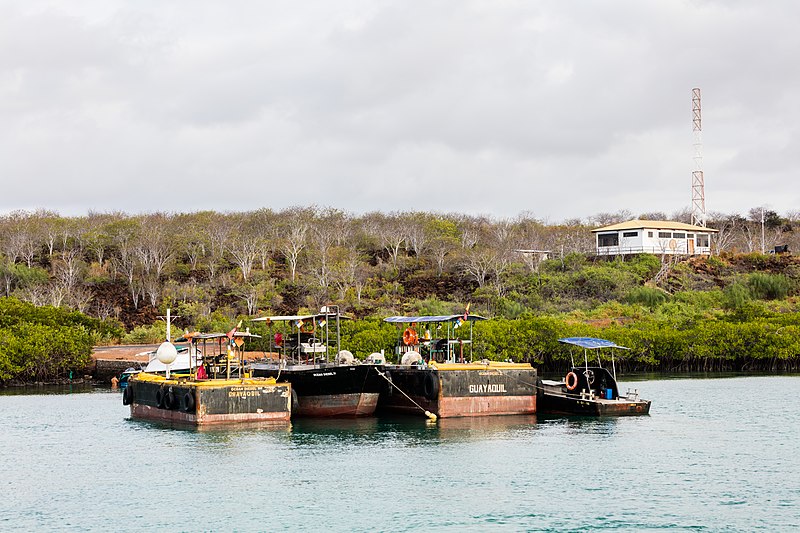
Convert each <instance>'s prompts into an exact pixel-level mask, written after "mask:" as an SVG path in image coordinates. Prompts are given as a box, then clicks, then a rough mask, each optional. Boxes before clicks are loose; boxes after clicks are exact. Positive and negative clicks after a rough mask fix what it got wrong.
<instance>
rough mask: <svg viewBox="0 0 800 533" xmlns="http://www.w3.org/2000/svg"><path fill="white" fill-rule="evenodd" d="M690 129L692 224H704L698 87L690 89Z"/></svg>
mask: <svg viewBox="0 0 800 533" xmlns="http://www.w3.org/2000/svg"><path fill="white" fill-rule="evenodd" d="M692 129H693V130H694V171H692V224H694V225H696V226H703V227H705V226H706V193H705V180H704V179H703V124H702V118H701V112H700V88H699V87H695V88H694V89H692Z"/></svg>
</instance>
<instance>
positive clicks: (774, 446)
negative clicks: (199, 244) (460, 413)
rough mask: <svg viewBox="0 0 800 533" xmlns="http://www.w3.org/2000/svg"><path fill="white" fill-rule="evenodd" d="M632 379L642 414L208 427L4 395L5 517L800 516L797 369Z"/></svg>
mask: <svg viewBox="0 0 800 533" xmlns="http://www.w3.org/2000/svg"><path fill="white" fill-rule="evenodd" d="M626 386H635V387H637V388H639V389H640V391H641V393H642V396H643V397H645V398H650V399H652V400H653V408H652V411H651V415H650V416H649V417H639V418H618V419H603V420H591V419H565V418H543V417H538V419H537V418H536V417H495V418H485V419H457V420H456V419H451V420H441V421H439V423H438V424H434V425H430V424H428V423H426V422H425V421H424V420H423V419H416V418H403V419H362V420H334V421H331V420H328V421H313V420H306V421H300V422H294V423H292V425H291V427H284V428H281V429H269V430H263V429H262V430H258V429H246V428H240V429H229V430H216V431H204V432H198V431H193V430H183V429H171V428H168V427H162V426H156V425H153V424H149V423H145V422H138V421H132V420H130V419H129V418H128V416H129V415H128V408H127V407H124V406H123V405H122V402H121V394H120V393H119V392H118V391H110V390H108V389H95V390H92V389H83V390H79V389H74V390H73V391H72V393H63V391H62V393H59V394H41V393H30V394H18V393H17V394H8V393H6V394H2V395H0V530H2V531H16V530H19V531H42V530H59V529H66V530H80V531H109V530H119V531H134V530H154V529H158V530H160V529H163V530H175V531H198V530H237V531H281V530H291V531H298V530H299V531H436V530H450V531H495V530H496V531H507V530H508V531H526V530H527V531H598V530H621V531H642V530H661V529H668V530H677V531H680V530H684V531H686V530H691V531H789V530H796V529H798V528H800V458H798V455H800V394H799V393H800V377H792V376H783V377H735V378H725V379H697V378H692V379H658V380H648V381H641V382H636V383H627V384H626V383H624V382H623V383H622V384H621V389H622V390H624V389H625V388H626ZM16 392H19V391H16ZM26 392H31V391H26Z"/></svg>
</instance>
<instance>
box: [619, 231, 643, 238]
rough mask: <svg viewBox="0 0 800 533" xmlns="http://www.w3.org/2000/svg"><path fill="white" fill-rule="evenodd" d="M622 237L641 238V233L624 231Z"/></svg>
mask: <svg viewBox="0 0 800 533" xmlns="http://www.w3.org/2000/svg"><path fill="white" fill-rule="evenodd" d="M622 236H623V237H638V236H639V232H638V231H624V232H622Z"/></svg>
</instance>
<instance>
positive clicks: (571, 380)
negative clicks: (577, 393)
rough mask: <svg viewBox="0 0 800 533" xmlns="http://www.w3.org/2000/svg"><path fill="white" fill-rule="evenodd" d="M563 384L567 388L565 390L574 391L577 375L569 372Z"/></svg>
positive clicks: (576, 384)
mask: <svg viewBox="0 0 800 533" xmlns="http://www.w3.org/2000/svg"><path fill="white" fill-rule="evenodd" d="M564 384H565V385H566V386H567V390H575V388H576V387H577V386H578V374H576V373H575V372H569V373H568V374H567V377H566V378H564Z"/></svg>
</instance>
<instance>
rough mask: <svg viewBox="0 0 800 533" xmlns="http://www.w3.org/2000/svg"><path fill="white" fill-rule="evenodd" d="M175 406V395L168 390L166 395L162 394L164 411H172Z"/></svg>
mask: <svg viewBox="0 0 800 533" xmlns="http://www.w3.org/2000/svg"><path fill="white" fill-rule="evenodd" d="M175 404H176V402H175V393H174V392H172V391H171V390H168V391H167V393H166V394H164V409H174V408H175Z"/></svg>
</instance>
